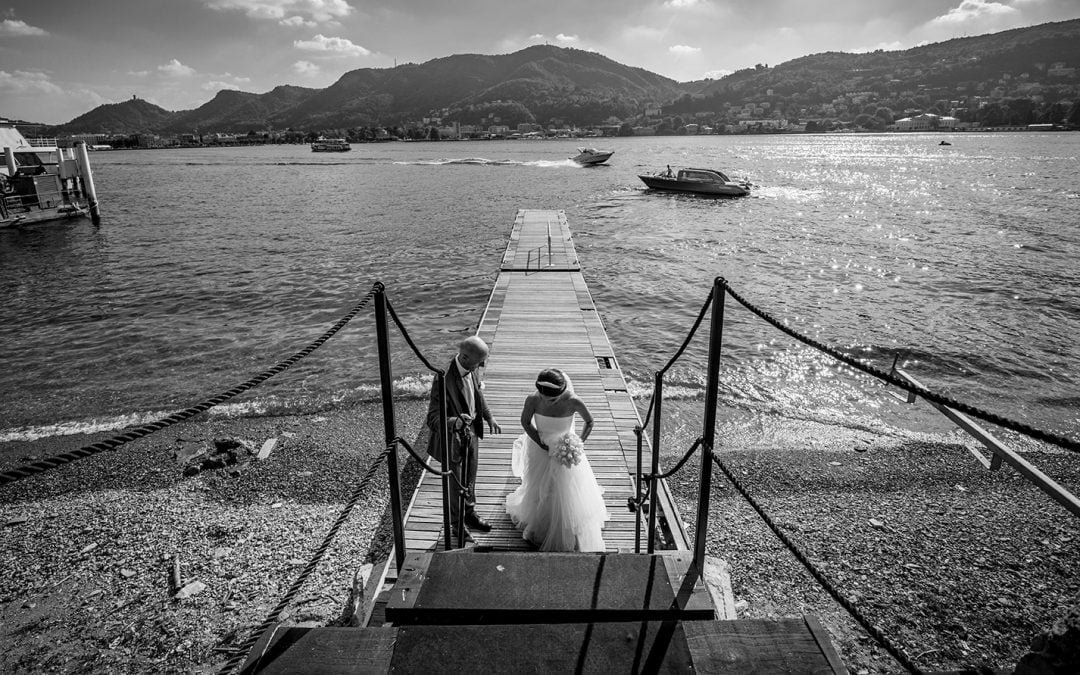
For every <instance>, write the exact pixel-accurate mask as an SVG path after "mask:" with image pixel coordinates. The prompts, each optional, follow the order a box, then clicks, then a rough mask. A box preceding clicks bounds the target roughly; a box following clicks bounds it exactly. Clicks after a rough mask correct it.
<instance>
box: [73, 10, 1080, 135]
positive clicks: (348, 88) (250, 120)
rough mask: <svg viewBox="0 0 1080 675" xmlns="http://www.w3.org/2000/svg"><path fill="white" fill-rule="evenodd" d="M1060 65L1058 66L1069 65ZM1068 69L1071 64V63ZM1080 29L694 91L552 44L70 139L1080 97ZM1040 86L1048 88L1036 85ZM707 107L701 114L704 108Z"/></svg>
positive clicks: (765, 74) (789, 67)
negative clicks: (925, 98) (769, 105)
mask: <svg viewBox="0 0 1080 675" xmlns="http://www.w3.org/2000/svg"><path fill="white" fill-rule="evenodd" d="M1055 64H1056V65H1055ZM1062 64H1064V65H1062ZM1078 73H1080V19H1076V20H1072V21H1064V22H1057V23H1048V24H1042V25H1039V26H1032V27H1029V28H1019V29H1015V30H1010V31H1005V32H1002V33H994V34H988V35H981V36H975V37H966V38H957V39H953V40H948V41H946V42H940V43H934V44H930V45H925V46H920V47H916V48H913V49H908V50H904V51H891V52H886V51H876V52H870V53H859V54H851V53H841V52H827V53H823V54H816V55H812V56H805V57H802V58H799V59H795V60H792V61H788V62H786V63H782V64H779V65H777V66H775V67H769V66H767V65H764V64H759V65H758V66H757V67H755V68H750V69H745V70H741V71H737V72H735V73H732V74H731V75H728V76H726V77H723V78H720V79H715V80H700V81H696V82H685V83H680V82H676V81H674V80H671V79H669V78H666V77H663V76H661V75H657V74H655V73H652V72H649V71H647V70H643V69H641V68H634V67H631V66H626V65H623V64H620V63H617V62H615V61H613V60H611V59H609V58H607V57H605V56H602V55H600V54H597V53H594V52H588V51H583V50H578V49H569V48H562V47H554V46H548V45H538V46H533V47H528V48H526V49H523V50H521V51H518V52H514V53H512V54H505V55H495V56H490V55H480V54H459V55H454V56H448V57H444V58H439V59H434V60H432V61H428V62H426V63H422V64H412V63H410V64H404V65H400V66H396V67H394V68H384V69H374V68H361V69H357V70H353V71H349V72H347V73H345V74H344V75H343V76H342V77H341V78H340V79H339V80H338V81H337V82H335V83H334V84H332V85H330V86H329V87H326V88H325V89H312V88H304V87H295V86H285V85H283V86H278V87H276V88H274V89H273V90H271V91H269V92H267V93H264V94H253V93H248V92H241V91H221V92H218V94H217V95H216V96H215V97H214V98H213V99H212V100H210V101H209V102H207V103H206V104H204V105H202V106H200V107H198V108H196V109H194V110H187V111H178V112H170V111H167V110H164V109H162V108H160V107H158V106H156V105H153V104H151V103H149V102H147V101H144V100H141V99H137V98H136V99H132V100H129V101H124V102H122V103H115V104H107V105H102V106H99V107H97V108H95V109H93V110H91V111H90V112H88V113H86V114H84V115H81V116H79V117H77V118H75V119H73V120H71V121H70V122H68V123H67V124H64V125H61V126H59V127H57V128H56V132H57V133H113V134H133V133H147V132H149V133H161V134H180V133H192V132H194V131H198V132H201V133H208V132H223V133H247V132H250V131H263V130H268V129H276V130H282V129H287V128H291V129H295V130H302V131H323V130H331V129H346V128H353V127H373V126H407V125H422V120H424V119H427V118H438V119H440V120H441V122H442V123H444V124H445V123H447V122H452V121H458V122H462V123H465V124H477V123H481V122H482V121H483V120H493V119H498V120H499V121H500V123H502V124H506V125H510V126H515V125H517V124H519V123H522V122H533V123H538V124H543V125H548V124H549V123H551V122H562V123H569V124H576V125H578V126H588V125H594V124H600V123H603V122H605V121H607V120H610V119H612V118H614V119H619V120H625V119H628V118H633V117H635V116H640V115H641V114H642V113H643V111H644V110H645V109H646V108H664V109H672V110H674V109H679V110H690V109H693V108H696V109H708V107H709V106H713V108H714V109H715V108H716V107H718V106H720V105H724V106H745V105H748V104H749V105H754V104H758V105H760V102H762V101H769V100H775V101H776V107H775V108H773V109H774V110H780V109H783V110H785V111H786V114H788V115H797V114H798V113H799V112H800V111H801V112H805V111H806V110H807V109H808V108H812V107H813V106H815V105H820V104H822V103H826V102H829V101H833V100H836V99H837V97H842V96H847V95H850V94H851V93H853V92H869V93H872V94H874V95H875V96H876V97H878V98H888V97H892V98H896V97H899V96H901V95H904V96H910V95H911V94H913V93H928V92H932V93H933V94H934V95H935V96H938V97H940V96H946V97H947V96H948V95H949V94H950V93H952V94H954V95H967V96H972V95H989V94H992V93H993V92H994V90H995V89H999V90H1000V88H1001V87H1003V86H1007V87H1008V90H1009V92H1014V93H1016V95H1022V94H1023V93H1024V92H1025V91H1026V92H1027V93H1028V94H1029V95H1032V96H1039V97H1041V98H1042V99H1046V97H1047V96H1050V97H1051V98H1056V99H1057V100H1068V101H1070V102H1075V101H1076V99H1080V75H1078ZM1022 84H1025V85H1026V84H1032V85H1037V87H1038V91H1037V92H1036V93H1032V92H1031V88H1030V87H1024V86H1014V85H1022ZM693 102H696V104H692V103H693Z"/></svg>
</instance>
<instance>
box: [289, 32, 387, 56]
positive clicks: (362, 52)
mask: <svg viewBox="0 0 1080 675" xmlns="http://www.w3.org/2000/svg"><path fill="white" fill-rule="evenodd" d="M293 47H296V48H297V49H299V50H301V51H305V52H328V53H331V54H335V55H341V56H370V55H371V51H370V50H368V49H365V48H363V47H361V46H360V45H358V44H353V42H352V40H349V39H347V38H339V37H326V36H324V35H322V34H319V35H316V36H315V37H314V38H312V39H310V40H296V41H294V42H293Z"/></svg>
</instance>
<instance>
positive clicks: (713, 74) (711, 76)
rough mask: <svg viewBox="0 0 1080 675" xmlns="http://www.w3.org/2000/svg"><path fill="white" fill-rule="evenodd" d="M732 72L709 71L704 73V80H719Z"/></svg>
mask: <svg viewBox="0 0 1080 675" xmlns="http://www.w3.org/2000/svg"><path fill="white" fill-rule="evenodd" d="M733 72H735V71H733V70H709V71H706V72H705V79H707V80H719V79H720V78H722V77H725V76H727V75H730V74H732V73H733Z"/></svg>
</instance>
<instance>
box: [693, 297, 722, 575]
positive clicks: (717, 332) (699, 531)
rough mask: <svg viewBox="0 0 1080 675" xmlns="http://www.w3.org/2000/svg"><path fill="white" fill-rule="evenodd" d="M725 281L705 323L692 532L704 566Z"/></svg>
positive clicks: (699, 562) (697, 560) (696, 559)
mask: <svg viewBox="0 0 1080 675" xmlns="http://www.w3.org/2000/svg"><path fill="white" fill-rule="evenodd" d="M725 288H726V282H725V281H724V279H723V278H722V277H716V279H715V280H713V295H712V298H713V299H712V302H713V306H712V322H711V323H710V326H709V366H708V371H709V374H708V380H707V382H708V383H707V384H706V387H705V421H704V424H703V427H704V428H703V429H702V433H701V437H702V443H701V480H700V482H699V485H698V513H697V525H696V531H695V532H694V535H695V536H694V563H695V565H696V566H697V569H698V572H699V573H701V572H702V571H704V569H705V541H706V539H707V538H708V528H709V495H710V493H711V490H712V459H711V458H712V451H713V444H714V441H715V439H716V403H717V399H718V395H717V394H718V391H719V388H720V345H721V343H722V342H723V339H724V295H725V294H726V293H725Z"/></svg>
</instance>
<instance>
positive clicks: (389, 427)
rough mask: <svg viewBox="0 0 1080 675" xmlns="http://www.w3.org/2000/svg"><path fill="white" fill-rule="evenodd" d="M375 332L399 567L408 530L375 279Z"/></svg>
mask: <svg viewBox="0 0 1080 675" xmlns="http://www.w3.org/2000/svg"><path fill="white" fill-rule="evenodd" d="M375 333H376V336H377V339H378V344H379V379H380V381H381V382H382V403H383V430H384V432H385V434H386V447H387V448H388V449H389V450H390V455H389V457H387V458H386V466H387V469H388V470H389V480H390V518H391V520H392V524H393V527H394V552H395V554H396V555H395V560H396V562H397V568H398V570H400V569H401V567H402V565H404V564H405V531H404V527H403V524H402V522H401V486H400V485H399V483H398V459H397V446H398V444H397V431H396V428H395V424H394V375H393V372H392V371H391V369H390V340H389V336H388V335H387V324H386V287H385V286H383V284H382V282H379V281H377V282H375Z"/></svg>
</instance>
